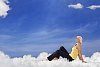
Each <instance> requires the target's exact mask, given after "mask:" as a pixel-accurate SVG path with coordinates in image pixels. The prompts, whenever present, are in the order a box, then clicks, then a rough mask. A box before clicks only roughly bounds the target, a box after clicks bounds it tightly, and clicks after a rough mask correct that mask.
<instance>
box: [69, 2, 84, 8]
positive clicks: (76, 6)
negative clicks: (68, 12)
mask: <svg viewBox="0 0 100 67" xmlns="http://www.w3.org/2000/svg"><path fill="white" fill-rule="evenodd" d="M68 7H69V8H74V9H82V8H83V7H84V6H83V5H82V4H81V3H77V4H74V5H73V4H70V5H68Z"/></svg>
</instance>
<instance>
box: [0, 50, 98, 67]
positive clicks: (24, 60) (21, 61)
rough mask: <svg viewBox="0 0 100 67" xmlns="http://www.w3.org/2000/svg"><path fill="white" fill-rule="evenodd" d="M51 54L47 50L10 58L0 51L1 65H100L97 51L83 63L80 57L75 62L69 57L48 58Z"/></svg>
mask: <svg viewBox="0 0 100 67" xmlns="http://www.w3.org/2000/svg"><path fill="white" fill-rule="evenodd" d="M48 55H49V54H48V53H46V52H43V53H40V55H39V56H38V57H37V58H36V57H32V56H31V55H24V56H23V57H19V58H17V57H16V58H10V57H9V56H8V55H5V54H4V53H3V52H1V51H0V66H1V67H100V53H99V52H96V53H94V54H93V55H92V56H91V57H85V56H83V57H84V59H85V60H86V61H87V62H88V63H82V62H81V61H80V60H79V59H78V58H77V59H76V60H75V61H73V62H68V61H67V59H62V58H60V59H59V60H53V61H48V60H46V58H47V56H48Z"/></svg>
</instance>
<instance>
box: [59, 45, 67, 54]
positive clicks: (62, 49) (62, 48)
mask: <svg viewBox="0 0 100 67" xmlns="http://www.w3.org/2000/svg"><path fill="white" fill-rule="evenodd" d="M59 50H61V51H63V52H65V53H68V51H67V50H66V49H65V48H64V47H63V46H61V47H60V49H59Z"/></svg>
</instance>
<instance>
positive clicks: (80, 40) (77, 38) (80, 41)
mask: <svg viewBox="0 0 100 67" xmlns="http://www.w3.org/2000/svg"><path fill="white" fill-rule="evenodd" d="M76 42H77V43H81V44H82V37H81V36H77V37H76Z"/></svg>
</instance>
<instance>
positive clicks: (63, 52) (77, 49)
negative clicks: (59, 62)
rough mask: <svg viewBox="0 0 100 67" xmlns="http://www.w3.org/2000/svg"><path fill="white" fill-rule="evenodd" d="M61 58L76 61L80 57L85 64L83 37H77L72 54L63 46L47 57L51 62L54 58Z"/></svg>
mask: <svg viewBox="0 0 100 67" xmlns="http://www.w3.org/2000/svg"><path fill="white" fill-rule="evenodd" d="M60 56H61V57H63V58H67V60H69V61H73V60H75V59H76V58H77V56H78V57H79V59H80V60H81V61H82V62H85V61H84V59H83V57H82V37H81V36H77V37H76V44H75V45H74V46H73V48H72V52H71V53H70V54H69V53H68V51H67V50H66V49H65V48H64V47H63V46H61V47H60V49H59V50H57V51H55V52H54V53H53V54H51V55H50V56H49V57H47V59H48V60H49V61H51V60H53V59H54V58H57V59H59V57H60ZM85 63H86V62H85Z"/></svg>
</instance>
